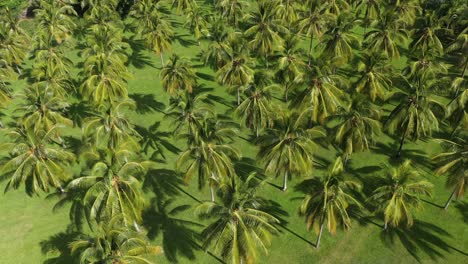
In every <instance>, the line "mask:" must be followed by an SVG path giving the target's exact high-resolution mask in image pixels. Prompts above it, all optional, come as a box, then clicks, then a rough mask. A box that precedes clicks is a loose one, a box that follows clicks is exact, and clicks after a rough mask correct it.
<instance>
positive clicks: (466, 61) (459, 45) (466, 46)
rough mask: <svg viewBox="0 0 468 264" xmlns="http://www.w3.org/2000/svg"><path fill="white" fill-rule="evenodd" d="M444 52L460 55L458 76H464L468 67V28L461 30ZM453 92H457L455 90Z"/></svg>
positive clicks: (462, 77)
mask: <svg viewBox="0 0 468 264" xmlns="http://www.w3.org/2000/svg"><path fill="white" fill-rule="evenodd" d="M446 52H457V53H458V54H460V55H461V56H460V57H459V58H460V62H461V66H462V71H461V73H460V78H461V79H464V78H465V73H466V69H467V67H468V55H466V54H468V28H467V29H465V30H463V31H462V32H461V33H460V34H459V35H458V37H457V38H456V39H455V40H454V41H453V42H452V43H451V44H450V45H449V46H448V47H447V49H446ZM455 94H458V92H456V93H455Z"/></svg>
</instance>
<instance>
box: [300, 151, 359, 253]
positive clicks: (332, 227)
mask: <svg viewBox="0 0 468 264" xmlns="http://www.w3.org/2000/svg"><path fill="white" fill-rule="evenodd" d="M306 183H307V184H306V185H307V190H306V191H307V195H306V196H305V197H304V200H302V204H301V206H300V208H299V214H300V215H301V216H304V217H305V221H306V224H307V229H310V228H314V230H315V232H316V233H318V237H317V242H316V244H315V247H316V248H319V246H320V239H321V238H322V232H323V227H324V226H326V227H327V229H328V231H329V232H330V233H332V234H335V232H336V228H337V226H338V225H340V224H341V225H342V226H343V228H344V229H347V228H349V227H350V226H351V219H350V217H349V214H348V210H349V206H350V205H351V204H355V205H357V206H359V207H360V203H359V202H358V201H357V200H356V198H355V197H353V195H352V193H351V192H352V191H358V190H360V189H361V185H360V184H359V183H357V182H354V181H350V180H344V178H343V162H342V161H341V158H337V159H336V160H335V162H334V163H333V164H331V166H330V168H329V169H328V172H327V174H326V175H325V176H323V177H321V178H317V177H316V178H312V179H310V180H307V181H306Z"/></svg>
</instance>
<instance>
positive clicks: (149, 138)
mask: <svg viewBox="0 0 468 264" xmlns="http://www.w3.org/2000/svg"><path fill="white" fill-rule="evenodd" d="M160 126H161V122H160V121H156V122H155V123H154V124H152V125H151V126H149V127H148V128H145V127H142V126H135V130H136V131H137V132H138V134H140V136H141V137H142V139H141V141H140V143H141V146H142V147H143V152H144V153H145V154H147V155H148V153H149V151H150V149H152V150H154V152H153V153H152V154H151V157H150V159H151V160H155V161H160V162H165V160H166V158H167V157H166V155H165V151H166V150H168V151H169V152H171V153H173V154H177V153H179V152H180V151H181V150H180V149H179V148H178V147H176V146H175V145H174V144H172V143H171V141H170V140H169V138H170V137H171V136H172V133H170V132H164V131H161V130H160V129H159V128H160ZM159 157H161V158H162V160H161V159H159Z"/></svg>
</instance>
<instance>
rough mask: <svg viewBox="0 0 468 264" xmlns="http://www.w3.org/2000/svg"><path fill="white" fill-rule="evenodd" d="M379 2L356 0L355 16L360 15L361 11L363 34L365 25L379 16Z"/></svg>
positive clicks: (365, 28) (375, 0)
mask: <svg viewBox="0 0 468 264" xmlns="http://www.w3.org/2000/svg"><path fill="white" fill-rule="evenodd" d="M380 9H381V3H380V1H379V0H358V1H356V5H355V10H357V13H356V17H360V16H361V14H362V13H364V14H363V16H362V21H363V24H364V35H365V34H366V32H367V27H368V26H369V25H370V24H372V22H374V21H375V20H377V19H378V18H379V16H380V12H381V11H380Z"/></svg>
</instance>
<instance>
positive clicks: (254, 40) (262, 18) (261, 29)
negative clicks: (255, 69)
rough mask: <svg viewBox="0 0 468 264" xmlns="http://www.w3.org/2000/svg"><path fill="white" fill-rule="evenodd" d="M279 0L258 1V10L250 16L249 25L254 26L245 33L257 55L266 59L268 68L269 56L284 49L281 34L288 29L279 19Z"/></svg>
mask: <svg viewBox="0 0 468 264" xmlns="http://www.w3.org/2000/svg"><path fill="white" fill-rule="evenodd" d="M277 13H278V0H274V1H258V2H257V9H256V10H255V12H254V13H253V14H251V15H250V19H249V23H250V24H251V25H252V26H251V27H250V28H248V29H247V30H246V31H245V33H244V34H245V37H246V38H248V39H249V40H250V41H249V46H250V48H251V49H252V51H254V52H255V54H258V55H260V56H263V57H264V58H265V64H266V67H267V68H268V56H270V55H271V54H272V53H273V52H274V51H276V50H282V49H283V39H282V38H281V36H280V33H283V32H286V31H287V29H286V28H285V27H284V26H283V25H282V24H281V21H280V20H279V19H278V18H277Z"/></svg>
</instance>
